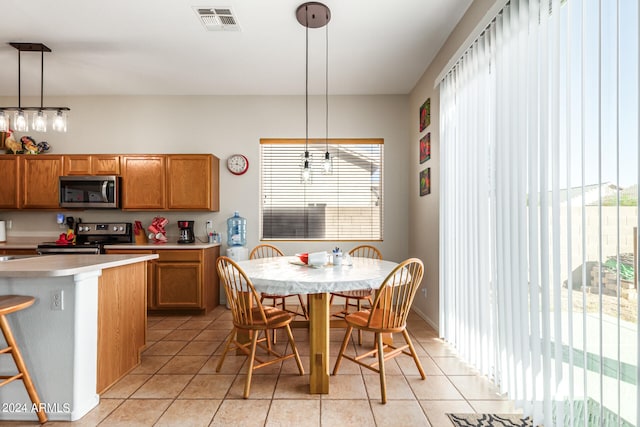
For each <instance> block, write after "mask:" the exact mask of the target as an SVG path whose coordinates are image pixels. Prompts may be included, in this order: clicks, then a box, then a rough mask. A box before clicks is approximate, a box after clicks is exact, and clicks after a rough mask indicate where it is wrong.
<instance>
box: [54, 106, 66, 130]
mask: <svg viewBox="0 0 640 427" xmlns="http://www.w3.org/2000/svg"><path fill="white" fill-rule="evenodd" d="M52 127H53V130H55V131H56V132H66V131H67V114H66V113H65V112H64V111H62V110H58V112H57V113H56V116H55V117H54V118H53V126H52Z"/></svg>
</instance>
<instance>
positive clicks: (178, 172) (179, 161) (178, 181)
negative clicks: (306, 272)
mask: <svg viewBox="0 0 640 427" xmlns="http://www.w3.org/2000/svg"><path fill="white" fill-rule="evenodd" d="M218 165H219V160H218V158H217V157H214V156H212V155H211V154H187V155H174V154H172V155H168V156H167V195H168V203H167V207H168V208H169V209H185V210H207V211H213V210H215V211H217V210H218V209H219V207H218V198H219V197H218V192H219V187H218Z"/></svg>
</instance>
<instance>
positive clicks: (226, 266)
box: [216, 256, 267, 325]
mask: <svg viewBox="0 0 640 427" xmlns="http://www.w3.org/2000/svg"><path fill="white" fill-rule="evenodd" d="M216 265H217V268H218V276H220V280H222V283H223V284H224V291H225V294H226V295H227V301H228V302H229V307H231V314H232V316H233V323H234V324H236V325H251V324H253V316H254V315H255V314H256V313H255V310H253V308H254V307H257V308H259V310H258V312H259V313H260V316H261V317H262V321H263V322H264V323H266V322H267V318H266V316H265V314H264V309H263V308H262V304H261V303H260V297H259V296H258V293H257V292H256V290H255V288H254V287H253V283H251V280H250V279H249V278H248V277H247V275H246V273H245V272H244V270H242V268H241V267H240V266H239V265H238V264H236V262H235V261H233V260H232V259H231V258H228V257H226V256H221V257H219V258H218V261H217V263H216Z"/></svg>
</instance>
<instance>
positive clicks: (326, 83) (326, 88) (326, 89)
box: [324, 25, 329, 160]
mask: <svg viewBox="0 0 640 427" xmlns="http://www.w3.org/2000/svg"><path fill="white" fill-rule="evenodd" d="M325 40H326V46H325V55H326V58H325V61H324V63H325V71H324V76H325V81H324V100H325V129H324V135H325V139H324V141H325V150H326V153H327V154H329V25H326V26H325ZM327 160H328V159H327Z"/></svg>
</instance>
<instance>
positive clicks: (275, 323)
mask: <svg viewBox="0 0 640 427" xmlns="http://www.w3.org/2000/svg"><path fill="white" fill-rule="evenodd" d="M216 265H217V269H218V275H219V276H220V280H222V283H223V284H224V290H225V293H226V295H227V301H229V306H230V307H231V314H232V316H233V329H232V330H231V334H230V336H229V339H228V340H227V343H226V345H225V348H224V351H223V353H222V356H220V360H219V361H218V365H217V367H216V372H220V369H221V368H222V364H223V363H224V359H225V357H226V356H227V353H228V352H229V351H230V350H234V349H238V350H240V351H242V352H243V353H245V354H246V355H247V356H249V363H248V366H247V378H246V380H245V384H244V394H243V397H244V398H245V399H246V398H248V397H249V391H250V388H251V376H252V374H253V371H255V370H256V369H259V368H262V367H264V366H269V365H272V364H274V363H278V362H280V361H283V360H287V359H290V358H295V360H296V363H297V365H298V370H299V371H300V375H304V368H303V367H302V362H301V361H300V355H299V354H298V349H297V348H296V343H295V340H294V339H293V334H292V333H291V327H290V323H291V321H292V320H293V317H294V316H293V315H291V313H288V312H286V311H283V310H280V309H278V308H275V307H264V306H263V305H262V303H261V302H260V298H258V293H257V292H256V290H255V288H254V287H253V283H251V280H250V279H249V278H248V277H247V275H246V274H245V272H244V271H243V270H242V268H241V267H240V266H239V265H238V264H236V263H235V262H234V261H233V260H232V259H231V258H228V257H226V256H221V257H219V258H218V260H217V262H216ZM276 329H284V330H285V331H286V332H287V336H288V338H289V344H290V346H291V353H278V352H276V351H275V350H274V349H273V347H272V345H271V334H270V331H272V330H276ZM239 330H245V331H247V332H248V333H249V335H250V337H251V341H250V342H240V341H239V340H238V331H239ZM261 333H262V335H263V336H262V337H260V335H261ZM265 343H266V345H265ZM257 347H260V348H261V349H263V350H265V351H266V353H267V354H266V356H267V357H269V359H268V360H267V359H263V358H262V356H260V357H259V356H258V355H257V354H256V349H257ZM256 362H257V364H256Z"/></svg>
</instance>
